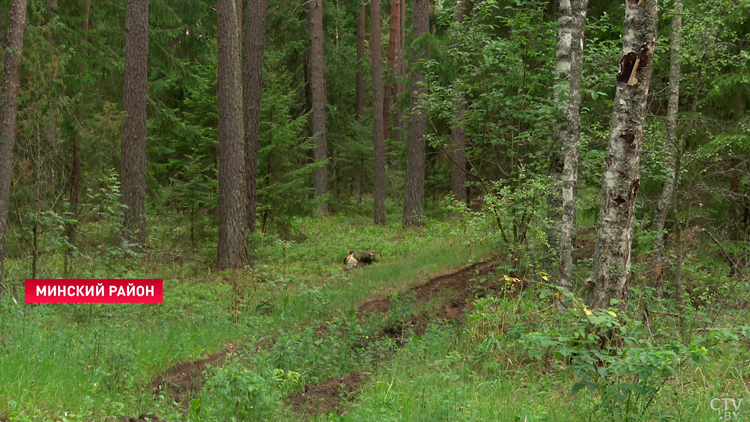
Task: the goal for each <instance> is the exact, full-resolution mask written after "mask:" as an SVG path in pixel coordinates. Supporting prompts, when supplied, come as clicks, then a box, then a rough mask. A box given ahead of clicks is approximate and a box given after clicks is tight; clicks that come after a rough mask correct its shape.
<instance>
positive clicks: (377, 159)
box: [370, 0, 386, 224]
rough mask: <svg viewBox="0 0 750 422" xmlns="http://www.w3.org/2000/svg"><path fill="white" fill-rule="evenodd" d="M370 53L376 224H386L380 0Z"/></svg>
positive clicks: (374, 8) (373, 15)
mask: <svg viewBox="0 0 750 422" xmlns="http://www.w3.org/2000/svg"><path fill="white" fill-rule="evenodd" d="M370 19H371V22H372V27H371V28H370V53H371V54H372V124H373V128H372V146H373V156H374V157H373V158H374V165H375V169H374V176H375V187H374V192H373V196H374V199H375V218H374V220H375V224H385V223H386V221H385V220H386V213H385V134H384V124H383V119H384V116H383V48H382V41H381V31H380V0H372V1H371V2H370Z"/></svg>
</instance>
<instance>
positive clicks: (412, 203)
mask: <svg viewBox="0 0 750 422" xmlns="http://www.w3.org/2000/svg"><path fill="white" fill-rule="evenodd" d="M413 21H414V32H413V34H414V39H415V40H416V39H417V38H419V37H420V36H421V35H422V34H424V33H426V32H428V31H429V30H430V2H429V0H414V15H413ZM413 57H414V62H413V64H414V70H413V71H412V76H411V107H410V108H411V110H412V112H411V118H410V119H409V139H408V141H407V151H406V192H405V195H404V217H403V222H402V224H403V225H404V226H421V225H424V206H425V201H424V183H425V148H426V144H425V136H426V135H427V112H426V111H425V109H424V106H422V96H423V95H424V93H425V88H424V86H423V82H424V76H423V75H422V73H420V72H419V70H418V69H417V64H418V63H419V59H420V58H421V57H422V52H421V47H417V48H416V49H415V50H414V54H413Z"/></svg>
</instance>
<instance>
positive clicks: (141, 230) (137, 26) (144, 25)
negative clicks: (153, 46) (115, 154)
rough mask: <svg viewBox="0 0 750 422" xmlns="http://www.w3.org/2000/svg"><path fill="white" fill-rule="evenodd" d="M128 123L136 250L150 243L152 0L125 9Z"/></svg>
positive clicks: (126, 151)
mask: <svg viewBox="0 0 750 422" xmlns="http://www.w3.org/2000/svg"><path fill="white" fill-rule="evenodd" d="M125 32H126V33H125V89H124V92H125V95H124V100H123V106H124V109H125V113H126V116H125V124H124V125H123V127H122V150H121V156H120V192H121V193H122V197H121V202H122V204H123V205H125V209H124V210H123V229H124V233H123V237H124V238H125V239H126V240H127V241H128V242H129V243H131V244H134V245H135V247H134V250H135V251H139V252H140V251H142V250H143V247H144V246H145V245H146V105H147V101H148V0H128V1H127V6H126V10H125Z"/></svg>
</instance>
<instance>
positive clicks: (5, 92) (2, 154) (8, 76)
mask: <svg viewBox="0 0 750 422" xmlns="http://www.w3.org/2000/svg"><path fill="white" fill-rule="evenodd" d="M25 30H26V0H13V1H12V2H11V4H10V13H9V14H8V39H7V46H6V49H5V63H4V66H5V67H4V72H3V88H2V92H0V299H2V298H3V293H4V292H5V284H4V283H3V280H4V277H5V273H4V266H3V264H4V262H5V257H6V253H7V252H6V244H5V235H6V234H7V232H8V208H9V205H10V179H11V173H12V170H13V148H14V146H15V143H16V117H17V114H18V87H19V85H20V84H21V58H22V57H23V34H24V31H25Z"/></svg>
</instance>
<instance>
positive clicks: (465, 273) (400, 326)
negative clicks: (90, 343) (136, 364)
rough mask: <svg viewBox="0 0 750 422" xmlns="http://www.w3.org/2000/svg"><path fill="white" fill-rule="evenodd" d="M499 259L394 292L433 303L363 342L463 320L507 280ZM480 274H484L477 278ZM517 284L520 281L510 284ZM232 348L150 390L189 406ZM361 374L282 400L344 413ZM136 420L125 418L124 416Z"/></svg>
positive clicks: (369, 305)
mask: <svg viewBox="0 0 750 422" xmlns="http://www.w3.org/2000/svg"><path fill="white" fill-rule="evenodd" d="M500 262H501V260H500V259H498V258H493V259H490V260H487V261H484V262H480V263H476V264H472V265H470V266H468V267H465V268H463V269H460V270H458V271H455V272H452V273H450V274H444V275H440V276H437V277H434V278H431V279H429V280H428V281H427V282H426V283H423V284H420V285H417V286H413V287H410V288H407V289H404V290H402V291H400V292H398V295H404V294H406V295H409V294H411V295H413V296H414V302H412V303H411V304H410V306H412V307H415V308H423V307H424V306H426V305H427V304H429V303H431V302H432V303H433V304H434V305H433V306H432V308H431V309H424V310H422V311H420V312H419V313H416V314H412V315H410V316H409V317H408V318H406V319H405V320H403V321H399V322H398V323H396V324H392V325H389V326H386V327H384V328H383V329H382V330H381V332H380V333H379V335H378V336H377V337H376V338H374V339H372V341H370V342H369V343H368V345H366V346H365V347H369V346H370V345H372V344H374V343H375V341H376V340H378V339H380V338H383V337H392V338H395V339H397V340H400V341H397V344H399V345H403V344H405V343H406V341H404V339H401V336H402V335H403V332H404V328H405V327H406V326H408V327H409V328H410V331H411V332H413V333H414V334H415V335H419V334H422V333H424V332H425V331H426V330H427V326H428V324H429V323H430V322H433V321H438V320H449V321H462V320H463V318H464V315H465V314H466V313H467V311H469V310H470V306H471V302H470V301H469V299H471V298H473V297H475V295H476V293H477V289H481V290H484V291H499V290H501V289H502V288H503V287H504V286H505V284H506V283H505V282H504V281H502V278H499V277H492V274H493V273H494V271H495V268H496V266H497V264H498V263H500ZM480 280H483V281H482V282H481V283H480V282H479V281H480ZM514 287H518V288H520V287H521V286H514ZM391 305H392V303H391V295H389V296H381V297H378V298H375V299H372V300H369V301H367V302H365V303H363V304H361V305H360V306H358V307H357V311H356V313H357V315H358V316H359V317H360V319H361V318H362V317H365V316H367V315H369V314H372V313H376V312H377V313H383V314H386V313H388V312H389V311H390V310H391ZM316 331H317V332H319V333H321V334H324V333H326V332H327V327H326V326H321V327H319V329H318V330H316ZM235 350H236V347H235V346H234V345H230V346H229V347H228V348H227V349H225V350H223V351H221V352H218V353H215V354H212V355H210V356H207V357H205V358H203V359H199V360H196V361H192V362H183V363H179V364H177V365H175V366H173V367H171V368H170V369H168V370H167V371H165V372H164V373H163V374H161V375H159V376H157V377H155V378H154V379H153V381H152V382H151V383H150V384H149V388H150V389H151V391H152V393H153V394H159V393H166V394H167V395H169V396H170V397H171V398H172V400H174V401H175V402H176V403H180V404H181V405H182V406H183V407H185V408H187V405H188V404H189V400H190V398H192V397H194V396H195V395H196V394H197V393H198V392H199V391H200V390H201V388H202V387H203V384H204V381H205V379H204V371H205V370H206V368H207V366H208V365H219V364H221V362H223V361H224V359H225V358H226V357H227V356H228V355H229V354H231V353H233V352H234V351H235ZM364 382H365V377H364V375H363V374H362V373H360V372H359V371H352V372H350V373H348V374H345V375H340V376H337V377H333V378H331V379H328V380H326V381H322V382H318V383H314V384H308V385H306V386H305V387H304V389H303V390H302V391H300V392H298V393H294V394H291V395H289V396H287V397H286V400H285V402H286V404H287V405H288V406H291V407H292V408H293V409H294V411H295V412H296V413H297V414H299V415H300V416H303V415H308V414H309V415H317V414H325V413H329V412H337V413H343V412H345V411H346V409H345V407H344V404H345V402H346V401H348V400H349V399H350V398H352V396H354V395H356V393H357V392H358V390H359V389H360V388H361V387H362V385H364ZM130 420H136V421H137V420H139V419H134V418H126V419H123V421H130Z"/></svg>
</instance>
